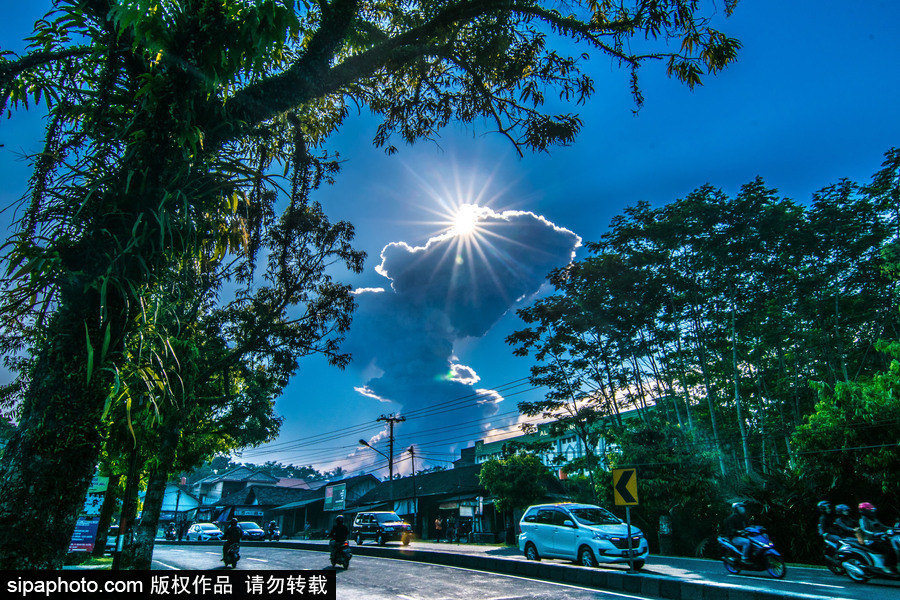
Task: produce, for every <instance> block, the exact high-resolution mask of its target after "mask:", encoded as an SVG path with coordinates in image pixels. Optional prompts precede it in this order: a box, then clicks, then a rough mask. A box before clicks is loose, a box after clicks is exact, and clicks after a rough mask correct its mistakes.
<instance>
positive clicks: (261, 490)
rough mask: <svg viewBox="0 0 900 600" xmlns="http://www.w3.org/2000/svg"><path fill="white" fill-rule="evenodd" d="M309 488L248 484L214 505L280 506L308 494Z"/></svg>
mask: <svg viewBox="0 0 900 600" xmlns="http://www.w3.org/2000/svg"><path fill="white" fill-rule="evenodd" d="M308 493H309V490H303V489H296V488H281V487H275V486H271V485H250V486H247V487H246V488H244V489H242V490H238V491H237V492H235V493H233V494H229V495H228V496H225V497H224V498H222V499H221V500H219V501H218V502H216V506H248V505H252V504H256V505H259V506H280V505H282V504H287V503H289V502H295V501H297V500H299V499H300V498H301V497H303V495H304V494H308Z"/></svg>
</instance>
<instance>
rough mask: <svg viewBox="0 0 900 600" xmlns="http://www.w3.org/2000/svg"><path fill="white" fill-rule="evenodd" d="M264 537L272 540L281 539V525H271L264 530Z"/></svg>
mask: <svg viewBox="0 0 900 600" xmlns="http://www.w3.org/2000/svg"><path fill="white" fill-rule="evenodd" d="M266 539H267V540H269V541H272V542H277V541H278V540H280V539H281V527H272V528H271V529H269V530H268V531H266Z"/></svg>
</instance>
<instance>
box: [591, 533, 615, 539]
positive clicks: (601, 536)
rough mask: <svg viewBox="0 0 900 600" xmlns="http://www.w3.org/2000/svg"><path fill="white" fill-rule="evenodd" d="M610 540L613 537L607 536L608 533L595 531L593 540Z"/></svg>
mask: <svg viewBox="0 0 900 600" xmlns="http://www.w3.org/2000/svg"><path fill="white" fill-rule="evenodd" d="M612 538H613V536H611V535H610V534H608V533H603V532H602V531H595V532H594V539H595V540H607V541H609V540H611V539H612Z"/></svg>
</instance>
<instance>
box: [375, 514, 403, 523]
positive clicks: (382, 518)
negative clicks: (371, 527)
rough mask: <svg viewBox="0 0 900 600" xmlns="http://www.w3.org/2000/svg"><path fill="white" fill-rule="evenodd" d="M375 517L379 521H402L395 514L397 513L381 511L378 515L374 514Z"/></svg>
mask: <svg viewBox="0 0 900 600" xmlns="http://www.w3.org/2000/svg"><path fill="white" fill-rule="evenodd" d="M375 518H376V519H377V520H378V522H379V523H388V522H391V521H402V520H403V519H401V518H400V517H398V516H397V513H382V514H380V515H375Z"/></svg>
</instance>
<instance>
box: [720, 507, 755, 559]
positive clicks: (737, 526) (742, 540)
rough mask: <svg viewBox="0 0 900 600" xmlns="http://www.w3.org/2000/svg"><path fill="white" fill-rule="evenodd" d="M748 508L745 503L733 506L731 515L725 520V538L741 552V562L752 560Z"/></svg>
mask: <svg viewBox="0 0 900 600" xmlns="http://www.w3.org/2000/svg"><path fill="white" fill-rule="evenodd" d="M748 524H749V523H748V521H747V507H746V506H745V505H744V503H743V502H735V503H734V504H732V505H731V514H730V515H729V516H728V518H726V519H725V532H724V533H725V536H726V537H728V538H729V539H730V540H731V543H732V544H734V546H735V547H736V548H737V549H738V550H740V551H741V560H743V561H744V562H747V561H748V559H749V558H750V538H748V537H747V531H746V529H747V525H748Z"/></svg>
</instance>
